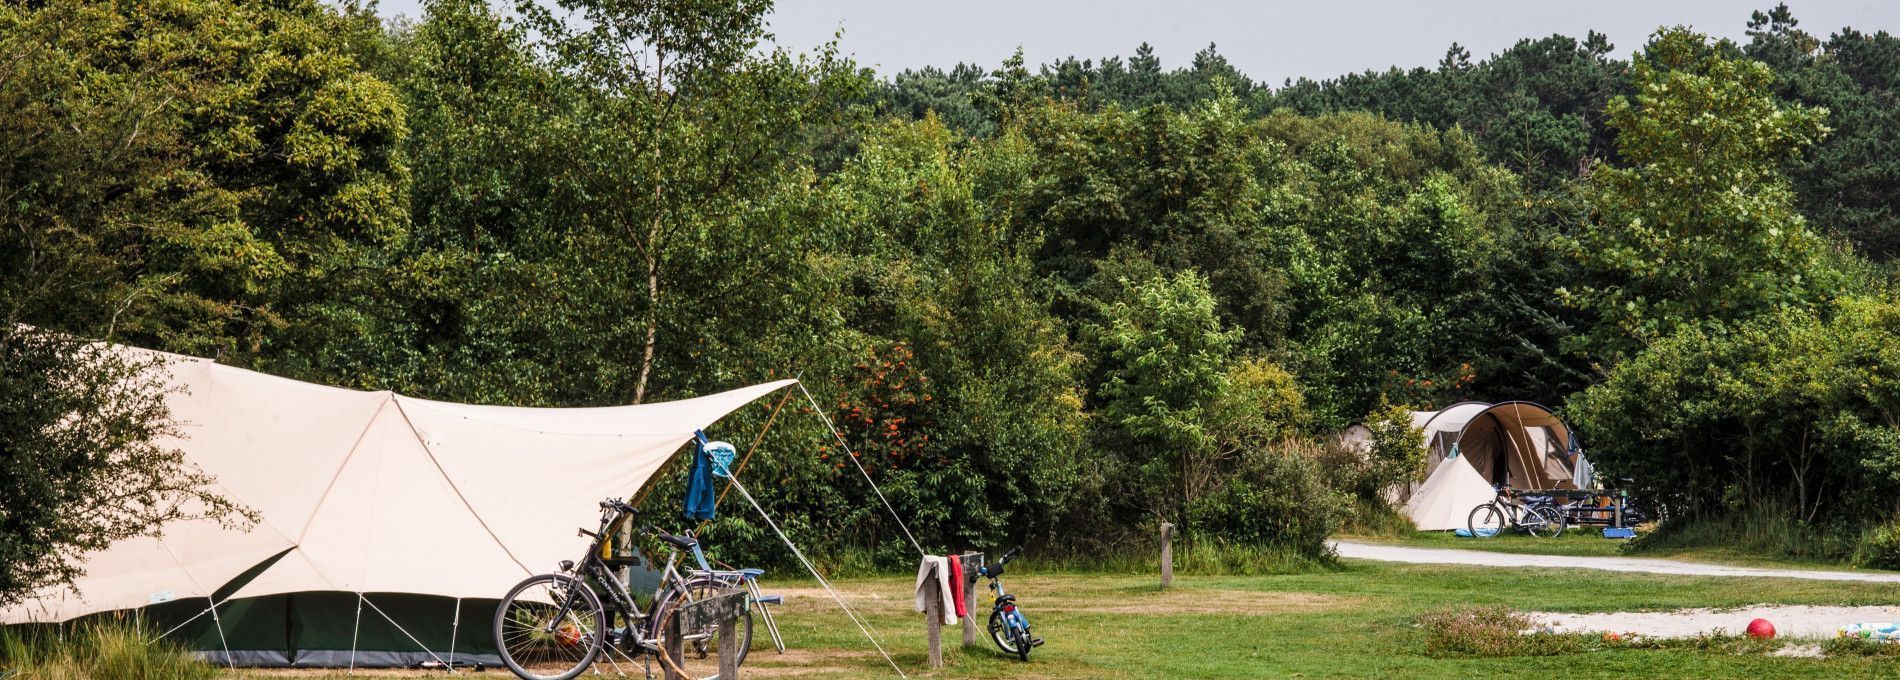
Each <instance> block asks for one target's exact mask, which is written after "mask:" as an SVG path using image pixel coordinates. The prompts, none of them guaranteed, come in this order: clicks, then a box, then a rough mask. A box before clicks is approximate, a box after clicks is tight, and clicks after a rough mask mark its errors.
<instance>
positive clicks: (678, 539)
mask: <svg viewBox="0 0 1900 680" xmlns="http://www.w3.org/2000/svg"><path fill="white" fill-rule="evenodd" d="M654 537H655V538H658V539H660V540H662V541H665V542H666V544H667V545H670V546H673V547H675V548H679V549H680V550H692V549H693V546H696V545H699V541H697V540H694V539H693V538H692V537H691V536H674V535H672V534H669V533H666V532H664V531H661V532H657V533H655V534H654Z"/></svg>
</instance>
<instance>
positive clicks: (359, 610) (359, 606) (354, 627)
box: [350, 591, 363, 675]
mask: <svg viewBox="0 0 1900 680" xmlns="http://www.w3.org/2000/svg"><path fill="white" fill-rule="evenodd" d="M362 632H363V593H362V591H357V593H356V623H354V624H351V625H350V675H355V674H356V637H357V635H359V634H361V633H362Z"/></svg>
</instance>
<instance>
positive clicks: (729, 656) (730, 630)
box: [719, 618, 739, 680]
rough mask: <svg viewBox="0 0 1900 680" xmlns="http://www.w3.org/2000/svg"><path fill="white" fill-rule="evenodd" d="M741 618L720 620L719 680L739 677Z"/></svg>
mask: <svg viewBox="0 0 1900 680" xmlns="http://www.w3.org/2000/svg"><path fill="white" fill-rule="evenodd" d="M738 623H739V620H738V619H736V618H735V619H725V620H723V621H720V622H719V680H734V678H737V677H739V626H738Z"/></svg>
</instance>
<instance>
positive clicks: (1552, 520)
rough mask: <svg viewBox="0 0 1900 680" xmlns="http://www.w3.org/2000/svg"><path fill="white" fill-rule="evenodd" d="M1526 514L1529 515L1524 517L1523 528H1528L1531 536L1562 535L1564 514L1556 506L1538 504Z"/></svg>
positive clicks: (1551, 536) (1547, 536) (1552, 536)
mask: <svg viewBox="0 0 1900 680" xmlns="http://www.w3.org/2000/svg"><path fill="white" fill-rule="evenodd" d="M1526 514H1528V515H1530V517H1528V518H1526V519H1527V520H1528V521H1527V522H1525V525H1526V526H1525V528H1527V529H1530V532H1531V535H1532V536H1536V537H1538V538H1556V537H1558V536H1562V535H1564V515H1563V513H1562V512H1560V511H1558V510H1557V509H1556V508H1553V507H1550V506H1548V505H1539V506H1537V507H1535V508H1531V511H1530V512H1529V513H1526Z"/></svg>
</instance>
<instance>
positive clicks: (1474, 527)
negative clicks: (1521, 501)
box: [1465, 503, 1506, 538]
mask: <svg viewBox="0 0 1900 680" xmlns="http://www.w3.org/2000/svg"><path fill="white" fill-rule="evenodd" d="M1505 525H1506V522H1505V517H1504V510H1503V509H1502V508H1499V507H1498V504H1496V503H1485V504H1484V505H1480V506H1478V507H1475V508H1472V509H1471V516H1470V517H1467V518H1466V521H1465V528H1467V529H1470V530H1471V536H1472V537H1473V538H1490V537H1492V536H1496V535H1498V534H1499V533H1500V532H1503V531H1504V527H1505Z"/></svg>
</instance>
